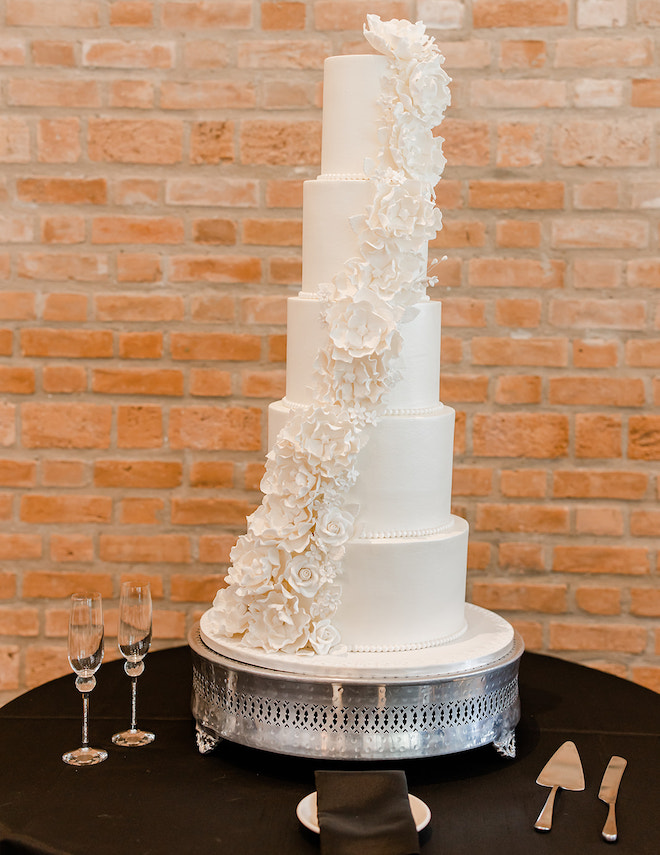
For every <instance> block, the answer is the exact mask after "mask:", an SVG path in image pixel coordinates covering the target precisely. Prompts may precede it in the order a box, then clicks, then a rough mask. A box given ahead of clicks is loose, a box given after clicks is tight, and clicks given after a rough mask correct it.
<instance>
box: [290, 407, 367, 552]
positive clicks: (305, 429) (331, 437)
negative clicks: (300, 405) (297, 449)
mask: <svg viewBox="0 0 660 855" xmlns="http://www.w3.org/2000/svg"><path fill="white" fill-rule="evenodd" d="M300 444H301V448H302V449H303V450H304V452H305V453H306V454H308V455H309V457H310V458H311V460H312V461H313V465H315V466H316V467H318V470H319V472H320V473H321V475H322V476H334V475H335V473H337V472H339V471H340V470H341V469H343V468H346V466H347V465H348V464H349V462H350V461H351V460H352V458H353V457H354V456H355V455H356V454H357V453H358V451H359V449H360V440H359V436H358V435H357V433H356V431H355V426H354V425H352V424H350V422H349V421H348V420H347V419H346V420H345V421H343V422H340V421H335V420H333V417H332V416H331V415H330V414H329V413H327V412H324V411H323V410H320V409H319V410H316V411H315V412H314V413H313V414H312V415H311V416H310V418H309V419H306V420H305V421H304V422H303V424H302V427H301V430H300ZM296 551H298V552H300V551H302V550H296Z"/></svg>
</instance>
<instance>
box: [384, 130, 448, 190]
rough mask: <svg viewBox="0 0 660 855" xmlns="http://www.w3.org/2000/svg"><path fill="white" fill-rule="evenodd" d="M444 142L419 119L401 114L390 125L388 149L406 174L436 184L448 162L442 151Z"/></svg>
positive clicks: (432, 184)
mask: <svg viewBox="0 0 660 855" xmlns="http://www.w3.org/2000/svg"><path fill="white" fill-rule="evenodd" d="M443 142H444V140H443V139H442V137H437V138H436V137H433V135H432V134H431V133H429V132H428V131H427V129H426V128H425V127H424V125H423V124H422V123H421V122H420V121H419V120H418V119H415V118H414V117H413V116H410V115H408V116H404V115H401V117H400V121H397V122H395V124H394V125H393V127H392V132H391V134H390V140H389V150H390V154H391V156H392V159H393V160H394V162H395V163H396V165H397V166H398V167H399V169H401V170H403V172H404V173H405V174H406V176H407V177H408V178H417V179H419V180H421V181H424V182H425V183H427V184H430V185H431V186H432V187H435V185H436V184H437V183H438V181H439V180H440V176H441V175H442V171H443V169H444V168H445V164H446V162H447V161H446V159H445V156H444V155H443V153H442V143H443Z"/></svg>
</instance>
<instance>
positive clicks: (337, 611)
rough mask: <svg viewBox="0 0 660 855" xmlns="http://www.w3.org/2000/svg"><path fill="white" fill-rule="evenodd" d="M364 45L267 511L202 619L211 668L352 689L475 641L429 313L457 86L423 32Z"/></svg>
mask: <svg viewBox="0 0 660 855" xmlns="http://www.w3.org/2000/svg"><path fill="white" fill-rule="evenodd" d="M365 35H366V37H367V39H368V40H369V42H370V43H371V45H372V46H373V47H375V48H376V49H377V50H378V51H379V52H380V54H381V55H375V56H371V55H368V56H342V57H332V58H330V59H328V60H326V63H325V70H324V99H323V138H322V145H323V152H322V166H321V168H322V173H321V175H320V176H319V178H317V179H316V180H314V181H308V182H306V183H305V185H304V201H303V283H302V291H301V292H300V294H299V295H298V296H297V297H293V298H290V299H289V301H288V324H287V331H288V345H287V373H286V397H285V398H284V399H283V400H281V401H278V402H277V403H275V404H272V405H271V407H270V409H269V446H270V451H269V453H268V456H267V467H266V474H265V476H264V479H263V482H262V490H263V492H264V499H263V502H262V505H261V507H260V508H259V509H258V510H257V511H256V512H255V513H254V514H253V515H252V516H251V517H250V518H249V519H248V531H247V533H246V534H245V535H243V536H242V537H241V538H239V540H238V543H237V544H236V546H235V547H234V550H233V552H232V566H231V568H230V570H229V572H228V575H227V578H226V587H224V588H221V589H220V590H219V591H218V594H217V596H216V599H215V601H214V605H213V608H212V609H210V610H209V611H208V612H206V614H205V615H204V616H203V618H202V621H201V631H202V637H203V638H204V640H205V641H206V642H207V643H208V644H210V646H212V647H214V648H215V649H216V650H219V651H220V652H226V653H227V652H228V653H229V655H231V656H232V657H233V658H244V659H245V661H248V662H258V663H259V664H264V662H267V663H268V664H269V665H270V666H271V667H274V668H282V669H288V670H308V671H312V672H313V671H314V667H310V662H311V660H314V659H315V658H318V657H319V655H320V656H321V657H323V656H328V657H329V658H330V660H333V661H336V659H337V657H338V656H342V655H343V656H348V657H349V659H350V662H351V663H353V664H352V666H351V667H352V668H353V669H357V670H358V671H359V669H360V664H359V663H360V657H361V656H362V657H365V656H367V657H370V656H371V657H372V659H373V655H374V654H382V653H384V652H385V653H387V652H389V653H390V654H392V655H394V654H396V656H397V657H399V659H400V658H401V656H403V657H404V660H405V656H406V652H412V651H420V650H428V649H432V648H437V647H438V646H440V645H443V644H445V643H446V642H448V641H452V642H453V641H455V639H456V638H458V637H460V636H461V634H462V633H464V632H465V629H466V620H465V576H466V563H467V540H468V526H467V523H466V522H465V521H464V520H462V519H459V518H458V517H455V516H452V514H451V509H450V502H451V480H452V448H453V433H454V411H453V410H452V409H451V408H449V407H446V406H444V405H443V404H441V403H440V402H439V377H440V304H438V303H431V302H430V301H428V297H427V295H426V289H427V286H428V284H429V280H428V278H427V272H426V271H427V260H428V258H427V253H428V241H429V239H430V238H432V237H433V236H434V235H435V233H436V231H437V229H438V228H440V226H441V218H440V213H439V211H438V210H437V208H436V207H435V194H434V188H435V185H436V183H437V181H438V180H439V178H440V174H441V172H442V169H443V166H444V158H443V156H442V151H441V144H442V139H441V138H440V137H434V136H433V128H434V127H436V126H437V125H438V124H439V123H440V121H441V119H442V116H443V113H444V110H445V108H446V106H447V105H448V103H449V90H448V86H447V84H448V82H449V78H448V77H447V75H446V74H445V72H444V71H443V69H442V65H441V62H442V56H441V54H440V52H439V50H438V48H437V47H436V45H435V44H434V42H433V40H432V39H431V38H429V37H428V36H427V35H426V34H425V32H424V27H423V25H422V24H414V25H413V24H409V23H408V22H405V21H391V22H388V23H383V22H381V21H380V20H379V19H378V18H377V17H375V16H369V18H368V27H367V28H365ZM502 623H504V622H502ZM498 626H499V624H498ZM506 626H507V627H508V624H507V625H506ZM509 630H510V628H509ZM509 630H507V631H506V632H504V629H503V628H502V627H499V631H500V632H503V633H504V634H503V635H501V636H500V637H499V638H498V642H497V645H496V647H497V648H498V649H500V648H501V647H502V645H504V646H506V644H507V643H510V641H511V638H512V632H509ZM468 635H469V633H468ZM296 657H298V658H297V659H296ZM429 657H430V658H429ZM451 658H452V656H451V655H449V659H451ZM292 659H293V660H295V661H300V662H301V663H303V664H302V665H301V668H300V669H297V668H292V665H291V662H292ZM439 659H442V656H440V657H438V656H437V655H435V654H429V655H427V657H426V660H428V661H427V665H426V666H424V667H427V666H428V663H430V662H433V661H436V662H437V661H439ZM426 660H425V661H426ZM344 661H346V660H344ZM363 661H370V662H372V660H364V659H363ZM405 661H408V665H409V664H410V662H409V660H405ZM319 667H320V668H321V670H323V666H322V665H321V666H319ZM370 667H371V668H372V670H373V668H374V665H373V662H372V664H371V665H370ZM424 667H422V670H424ZM428 667H430V666H428ZM317 670H318V669H317ZM377 670H378V668H376V671H377Z"/></svg>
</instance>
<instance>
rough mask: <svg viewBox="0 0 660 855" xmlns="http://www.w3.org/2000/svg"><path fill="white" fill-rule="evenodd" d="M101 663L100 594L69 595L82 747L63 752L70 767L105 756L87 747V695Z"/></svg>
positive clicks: (91, 763) (71, 652)
mask: <svg viewBox="0 0 660 855" xmlns="http://www.w3.org/2000/svg"><path fill="white" fill-rule="evenodd" d="M102 661H103V604H102V602H101V595H100V594H95V593H94V594H91V593H90V594H73V595H72V597H71V611H70V613H69V663H70V665H71V668H72V669H73V670H74V671H75V673H76V675H77V676H76V689H78V691H79V692H80V693H81V695H82V700H83V721H82V745H81V747H80V748H76V749H75V750H74V751H67V753H66V754H63V755H62V760H64V762H65V763H68V764H69V765H70V766H94V765H95V764H96V763H101V762H102V761H103V760H105V759H106V757H107V756H108V752H107V751H104V750H103V749H102V748H91V747H90V744H89V732H88V719H89V693H90V692H91V691H92V689H93V688H94V686H95V685H96V677H95V676H94V674H95V672H96V671H97V670H98V668H99V666H100V664H101V662H102Z"/></svg>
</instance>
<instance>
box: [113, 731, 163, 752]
mask: <svg viewBox="0 0 660 855" xmlns="http://www.w3.org/2000/svg"><path fill="white" fill-rule="evenodd" d="M155 738H156V734H155V733H150V732H149V731H148V730H138V729H137V728H136V729H135V730H133V729H130V730H124V731H122V732H121V733H115V735H114V736H113V737H112V741H113V742H114V744H115V745H123V746H124V747H127V748H137V747H138V746H139V745H149V743H150V742H153V741H154V739H155Z"/></svg>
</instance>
